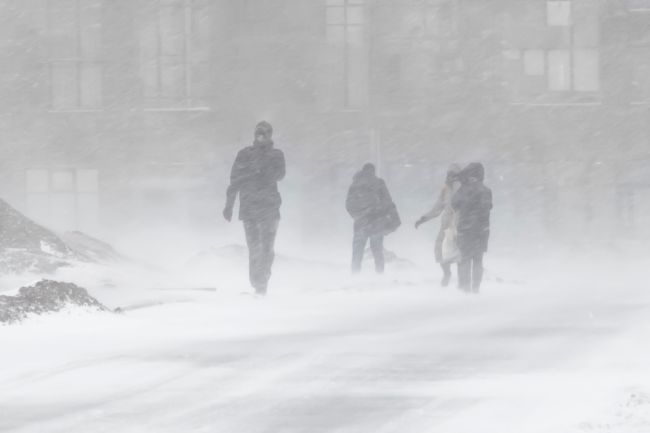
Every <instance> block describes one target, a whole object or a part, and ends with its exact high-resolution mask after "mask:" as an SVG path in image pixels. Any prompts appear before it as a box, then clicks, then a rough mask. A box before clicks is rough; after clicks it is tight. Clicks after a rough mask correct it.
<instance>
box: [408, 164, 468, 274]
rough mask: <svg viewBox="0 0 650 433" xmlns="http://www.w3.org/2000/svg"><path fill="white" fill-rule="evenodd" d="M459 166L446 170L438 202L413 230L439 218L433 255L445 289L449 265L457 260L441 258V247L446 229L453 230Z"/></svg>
mask: <svg viewBox="0 0 650 433" xmlns="http://www.w3.org/2000/svg"><path fill="white" fill-rule="evenodd" d="M460 171H461V169H460V166H459V165H458V164H452V165H451V166H450V167H449V169H448V170H447V178H446V179H445V186H444V187H443V188H442V191H440V196H439V197H438V201H436V203H435V204H434V205H433V208H432V209H431V210H430V211H429V212H428V213H426V214H424V215H423V216H422V217H421V218H420V219H419V220H417V221H416V222H415V228H416V229H417V228H419V227H420V226H421V225H422V224H424V223H426V222H428V221H431V220H432V219H434V218H437V217H440V231H439V232H438V237H437V238H436V247H435V255H436V262H438V263H440V267H441V268H442V272H443V277H442V282H441V285H442V286H443V287H447V286H448V285H449V280H451V265H452V263H454V262H455V261H456V260H457V259H456V258H449V257H443V251H442V249H443V248H442V245H443V242H444V240H445V233H446V231H447V230H448V229H452V230H455V228H456V216H455V213H454V210H453V208H452V207H451V198H452V197H453V196H454V194H455V193H456V191H458V188H459V186H460V183H459V179H458V175H459V174H460Z"/></svg>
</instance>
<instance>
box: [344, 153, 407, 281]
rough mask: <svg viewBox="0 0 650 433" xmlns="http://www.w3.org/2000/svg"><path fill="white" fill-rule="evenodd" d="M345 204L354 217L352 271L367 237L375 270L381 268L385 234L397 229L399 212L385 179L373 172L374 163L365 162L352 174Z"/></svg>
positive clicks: (357, 269)
mask: <svg viewBox="0 0 650 433" xmlns="http://www.w3.org/2000/svg"><path fill="white" fill-rule="evenodd" d="M345 207H346V209H347V211H348V213H349V214H350V216H351V217H352V218H353V219H354V238H353V241H352V272H353V273H358V272H359V271H361V262H362V261H363V254H364V250H365V248H366V244H367V243H368V240H370V249H371V251H372V254H373V256H374V259H375V270H376V271H377V273H383V272H384V264H385V263H384V235H386V234H388V233H390V232H391V231H394V230H396V229H397V227H398V226H399V224H400V221H399V215H398V214H397V210H396V208H395V204H394V203H393V199H392V198H391V196H390V193H389V192H388V188H387V187H386V182H384V180H383V179H380V178H379V177H377V175H376V174H375V166H374V165H373V164H366V165H364V166H363V168H362V169H361V171H359V172H358V173H357V174H355V175H354V179H353V181H352V185H351V186H350V189H349V190H348V195H347V199H346V202H345Z"/></svg>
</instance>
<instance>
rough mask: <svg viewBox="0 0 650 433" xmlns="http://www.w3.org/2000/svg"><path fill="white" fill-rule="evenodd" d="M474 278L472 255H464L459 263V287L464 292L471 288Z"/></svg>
mask: <svg viewBox="0 0 650 433" xmlns="http://www.w3.org/2000/svg"><path fill="white" fill-rule="evenodd" d="M471 279H472V259H471V257H462V258H461V260H460V262H459V263H458V288H459V289H460V290H462V291H464V292H469V291H470V289H471Z"/></svg>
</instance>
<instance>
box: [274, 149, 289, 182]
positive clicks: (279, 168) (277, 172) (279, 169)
mask: <svg viewBox="0 0 650 433" xmlns="http://www.w3.org/2000/svg"><path fill="white" fill-rule="evenodd" d="M286 174H287V165H286V162H285V160H284V153H283V152H282V151H281V150H278V151H277V155H276V157H275V158H273V179H274V180H275V181H276V182H279V181H281V180H282V179H284V176H286Z"/></svg>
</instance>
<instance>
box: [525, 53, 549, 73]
mask: <svg viewBox="0 0 650 433" xmlns="http://www.w3.org/2000/svg"><path fill="white" fill-rule="evenodd" d="M544 55H545V53H544V51H543V50H526V51H524V73H525V74H526V75H530V76H544V73H545V72H546V71H545V69H546V60H545V58H544Z"/></svg>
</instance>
